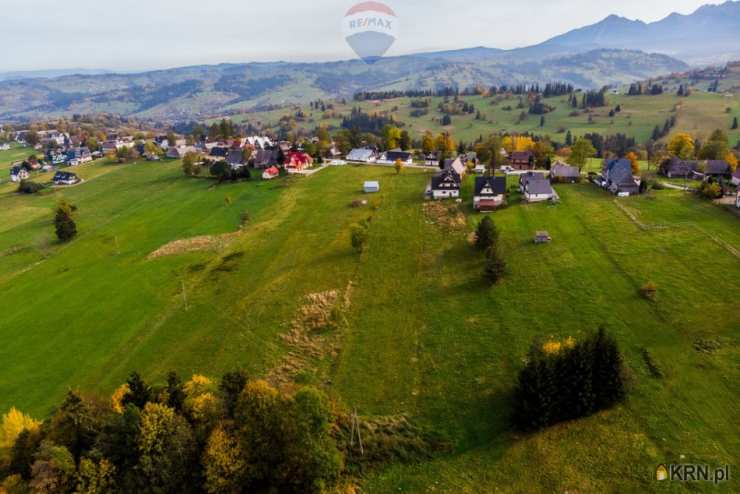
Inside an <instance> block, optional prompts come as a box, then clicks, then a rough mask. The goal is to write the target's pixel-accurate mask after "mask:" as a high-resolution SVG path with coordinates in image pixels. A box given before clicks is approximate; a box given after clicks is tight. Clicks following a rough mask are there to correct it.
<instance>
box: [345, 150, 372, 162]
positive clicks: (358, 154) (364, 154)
mask: <svg viewBox="0 0 740 494" xmlns="http://www.w3.org/2000/svg"><path fill="white" fill-rule="evenodd" d="M374 155H375V151H373V150H372V149H368V148H357V149H353V150H352V151H350V152H349V154H348V155H347V159H348V160H350V161H367V160H369V159H370V158H372V157H373V156H374Z"/></svg>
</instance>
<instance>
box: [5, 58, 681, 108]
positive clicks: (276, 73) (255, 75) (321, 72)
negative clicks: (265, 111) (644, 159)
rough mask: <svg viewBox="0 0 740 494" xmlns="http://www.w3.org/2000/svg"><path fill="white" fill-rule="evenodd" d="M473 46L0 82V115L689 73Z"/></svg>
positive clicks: (227, 104)
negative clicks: (509, 56) (508, 54)
mask: <svg viewBox="0 0 740 494" xmlns="http://www.w3.org/2000/svg"><path fill="white" fill-rule="evenodd" d="M501 53H502V52H500V51H498V50H488V49H480V48H473V49H470V50H458V51H452V52H440V53H437V54H435V53H427V54H421V55H408V56H401V57H392V58H387V59H383V60H381V61H380V62H378V63H376V64H374V65H365V64H364V63H363V62H361V61H356V60H353V61H341V62H330V63H312V64H302V63H282V62H278V63H250V64H225V65H214V66H196V67H185V68H177V69H171V70H161V71H154V72H145V73H140V74H98V75H70V76H66V77H60V78H54V79H26V80H14V81H4V82H0V119H2V120H22V119H33V118H39V117H50V116H51V117H54V116H60V115H72V114H75V113H77V114H80V113H96V112H113V113H118V114H121V115H124V116H136V117H139V118H150V119H155V120H164V121H181V120H191V119H202V118H207V117H210V116H219V115H228V114H231V113H238V112H243V111H245V110H250V109H253V108H258V107H266V106H271V105H281V104H286V103H303V102H307V101H309V100H314V99H318V98H333V97H351V96H352V95H353V94H354V93H355V92H357V91H382V90H388V89H435V88H439V87H449V86H457V87H460V88H465V87H471V86H476V85H483V86H490V85H504V84H506V85H511V84H517V83H531V82H549V81H563V82H567V83H570V84H573V85H574V86H576V87H581V88H594V87H601V86H603V85H607V84H619V83H626V82H631V81H634V80H640V79H647V78H650V77H655V76H658V75H662V74H666V73H671V72H676V71H682V70H686V69H687V68H688V66H687V65H686V64H684V63H683V62H680V61H678V60H676V59H673V58H670V57H668V56H665V55H657V54H645V53H642V52H638V51H626V50H606V49H601V50H594V51H591V52H587V53H580V54H574V55H569V56H565V57H559V58H551V59H547V60H542V61H536V60H533V59H530V58H523V59H522V60H518V61H511V60H506V59H504V58H502V55H501Z"/></svg>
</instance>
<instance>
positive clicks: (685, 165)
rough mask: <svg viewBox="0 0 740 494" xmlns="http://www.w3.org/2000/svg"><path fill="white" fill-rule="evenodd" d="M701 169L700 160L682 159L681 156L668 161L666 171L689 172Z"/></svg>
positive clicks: (673, 172) (675, 172) (674, 172)
mask: <svg viewBox="0 0 740 494" xmlns="http://www.w3.org/2000/svg"><path fill="white" fill-rule="evenodd" d="M698 169H699V162H698V161H688V160H682V159H680V158H675V157H674V158H673V159H671V161H669V162H668V166H667V167H666V170H665V172H666V173H672V174H688V173H691V172H694V171H696V170H698Z"/></svg>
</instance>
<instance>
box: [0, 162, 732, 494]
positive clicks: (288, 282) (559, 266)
mask: <svg viewBox="0 0 740 494" xmlns="http://www.w3.org/2000/svg"><path fill="white" fill-rule="evenodd" d="M0 158H2V159H3V160H4V162H5V160H6V159H7V158H6V157H4V156H0ZM4 166H5V165H4ZM78 171H79V173H80V175H81V176H83V177H84V178H86V179H87V181H86V182H85V183H83V184H81V185H79V186H76V187H72V188H69V189H67V190H63V191H62V190H55V191H53V192H51V193H48V194H43V195H37V196H19V195H16V194H15V193H13V192H12V190H13V189H14V188H13V187H12V186H9V185H0V225H1V226H0V289H1V290H2V292H3V294H4V298H5V300H6V301H12V303H6V304H4V308H3V317H2V318H0V336H1V337H2V340H3V342H4V344H3V345H2V346H0V359H1V360H2V362H3V363H4V364H3V366H0V410H7V409H8V408H9V407H10V406H13V405H15V406H18V407H20V408H21V409H22V410H23V411H26V412H30V413H32V414H33V415H34V416H36V417H44V416H46V415H47V414H48V412H49V410H50V407H51V406H53V405H54V404H58V403H59V401H60V399H61V397H62V396H63V395H64V393H65V392H66V391H67V390H68V389H70V388H73V389H76V388H80V389H82V390H85V391H86V392H100V393H104V394H108V393H110V392H112V391H113V389H114V388H115V387H116V386H118V384H120V383H121V382H123V380H124V379H125V378H126V376H127V375H128V373H129V372H131V371H132V370H138V371H140V372H141V373H142V375H144V376H145V378H146V379H147V380H149V381H150V382H161V381H162V380H163V379H164V377H165V375H166V373H167V372H168V371H169V370H171V369H175V370H178V371H180V372H181V373H182V374H183V375H186V376H187V375H190V374H192V373H196V372H197V373H203V374H206V375H210V376H218V375H220V373H222V372H224V371H228V370H232V369H233V368H235V367H237V366H240V367H244V368H245V369H247V370H248V372H249V374H250V376H254V377H260V376H268V377H270V378H271V379H278V380H279V379H289V380H295V381H296V382H298V383H302V384H307V383H308V384H313V385H316V386H320V387H322V388H324V389H326V390H327V391H328V392H329V393H330V394H331V396H333V397H334V398H336V399H338V400H341V401H342V403H344V404H346V406H348V407H356V408H357V410H358V413H359V414H360V415H361V416H375V415H384V416H385V415H397V414H405V415H407V416H409V417H410V418H411V419H412V420H413V421H415V422H417V423H419V424H423V425H427V426H429V427H431V428H433V429H434V430H435V431H437V432H439V433H441V434H443V435H444V436H445V437H447V438H449V441H450V443H451V444H452V447H453V449H452V451H451V452H449V453H445V454H441V455H439V456H437V457H436V458H433V459H429V460H426V461H423V462H418V463H411V464H408V465H403V464H395V465H386V466H385V467H383V468H380V469H374V470H372V471H370V472H368V473H367V475H365V476H364V477H363V479H362V480H361V482H362V487H363V491H364V492H370V493H386V492H429V491H436V492H482V493H489V492H490V493H493V492H522V491H526V492H553V491H557V492H564V491H575V490H577V491H580V492H607V491H612V492H637V491H639V492H663V489H660V488H659V487H663V486H660V485H658V484H656V483H654V481H653V480H652V479H653V478H654V471H655V466H656V465H658V464H659V463H662V462H670V461H678V460H679V457H680V458H681V459H682V460H685V461H689V462H697V463H708V464H711V465H724V464H726V463H730V464H732V462H733V461H734V459H735V458H737V457H738V456H739V455H740V450H738V444H737V441H735V438H736V437H738V434H739V433H740V430H739V429H738V423H737V420H735V417H736V403H737V399H738V396H739V395H740V387H738V382H740V380H739V379H738V377H740V376H738V369H737V366H736V365H735V364H736V362H737V360H738V357H739V355H738V345H737V343H738V334H737V331H736V329H737V327H738V325H740V318H739V317H740V316H739V315H738V313H737V310H736V303H735V300H734V297H732V296H730V294H735V293H738V291H740V285H738V281H737V280H738V276H737V275H739V274H740V260H738V258H737V257H736V256H735V255H733V254H732V253H731V252H730V251H729V250H727V249H726V247H724V246H726V245H728V244H729V245H739V244H740V229H739V228H738V226H737V221H738V219H737V218H736V217H735V216H733V215H730V214H728V213H726V212H724V211H722V210H721V209H719V208H717V207H715V206H713V205H711V204H710V203H706V202H701V201H699V200H697V199H695V198H693V197H691V196H687V195H685V194H683V193H681V192H678V191H657V192H655V193H654V194H651V195H649V196H646V197H635V198H630V199H628V200H623V201H619V205H618V204H617V203H616V201H615V200H614V198H613V196H610V195H608V194H606V193H604V192H603V191H600V190H597V189H595V188H593V187H591V186H589V185H586V184H583V185H573V186H566V185H564V186H557V189H558V192H559V194H560V196H561V199H562V200H561V203H560V204H559V205H557V206H550V205H546V204H539V205H525V204H521V203H520V202H519V199H518V198H517V197H516V196H514V197H513V198H512V203H511V205H510V207H509V208H507V209H504V210H501V211H499V212H497V213H495V214H494V215H493V218H494V219H495V221H496V224H497V226H498V228H499V229H500V231H501V242H502V252H503V255H504V256H505V259H506V261H507V263H508V274H507V276H506V279H505V281H504V282H502V284H500V285H498V286H496V287H493V288H490V287H487V286H485V285H484V284H483V283H481V262H482V260H481V257H480V254H479V253H476V252H475V251H473V250H472V249H471V248H470V246H469V245H468V243H467V237H468V235H469V233H470V232H471V231H472V230H473V229H474V227H475V224H476V223H477V221H479V218H480V217H479V215H476V214H474V213H472V211H471V209H470V206H469V203H470V195H471V184H470V182H466V185H465V190H464V193H463V197H464V203H463V204H462V205H461V206H459V207H458V206H456V205H455V204H454V203H451V204H449V205H447V207H442V208H433V207H432V208H430V207H428V205H425V203H424V201H423V200H422V193H423V190H424V187H425V184H426V182H427V180H428V178H429V175H428V173H426V172H425V171H419V170H405V171H403V173H402V174H401V175H400V176H396V175H395V172H394V171H393V170H392V169H389V168H382V167H341V168H330V169H327V170H323V171H321V172H319V173H318V174H317V175H314V176H313V177H310V178H303V179H280V180H277V181H274V182H261V181H258V180H255V181H252V182H247V183H238V184H229V185H224V186H219V187H213V184H212V182H211V181H209V180H205V179H187V178H185V177H183V176H182V172H181V170H180V163H178V162H165V163H162V164H150V163H138V164H130V165H113V164H108V163H105V162H98V163H96V164H92V165H88V166H85V167H82V168H80V169H78ZM365 180H379V181H380V183H381V193H380V194H379V195H377V196H374V197H373V198H371V204H370V205H368V206H365V207H358V208H350V207H348V205H349V204H350V203H351V202H352V201H353V200H355V199H358V198H361V197H362V195H361V192H360V187H361V184H362V183H363V181H365ZM62 196H63V197H65V198H66V199H67V200H69V201H71V202H72V203H74V204H75V205H77V206H78V208H79V209H78V215H79V216H78V225H79V231H80V236H79V237H78V238H77V239H76V240H74V241H73V242H71V243H69V244H67V245H63V246H60V245H58V244H57V243H56V242H55V241H54V240H53V238H52V236H53V231H52V225H51V208H52V207H53V205H54V204H55V202H56V201H57V199H58V198H60V197H62ZM227 197H228V198H229V200H225V199H226V198H227ZM245 212H246V213H248V215H249V219H248V221H247V222H246V223H245V227H244V228H243V230H241V232H240V233H238V234H236V235H235V236H233V235H232V236H231V237H229V238H231V241H230V243H228V244H225V245H224V247H223V248H222V249H215V250H212V251H201V252H190V253H180V254H178V253H177V251H174V252H173V255H170V256H165V257H160V258H154V259H153V258H150V254H151V253H152V252H153V251H155V250H157V249H159V248H160V247H162V246H164V245H167V244H169V243H170V242H172V241H175V240H182V239H189V238H192V237H195V236H201V235H211V236H214V235H222V234H228V233H233V232H237V231H239V227H240V224H241V223H242V221H243V217H244V216H243V213H245ZM628 213H629V214H628ZM368 216H372V217H373V220H372V224H371V225H372V226H371V228H370V238H369V242H368V245H367V249H366V251H365V253H363V254H362V255H358V254H356V253H355V252H354V251H353V250H352V249H351V248H350V245H349V229H350V225H351V224H352V223H353V222H355V221H358V220H359V219H362V218H366V217H368ZM634 218H637V219H636V220H635V219H634ZM646 225H647V226H646ZM652 225H661V228H651V227H650V226H652ZM539 229H547V230H548V231H549V232H550V234H551V235H552V236H553V238H554V242H553V243H552V244H551V245H548V246H541V247H536V246H535V245H533V244H532V242H531V239H532V235H533V232H534V231H536V230H539ZM697 259H702V262H701V263H698V264H697V262H696V260H697ZM646 280H653V281H655V282H656V283H657V285H658V287H659V295H658V299H657V301H656V302H647V301H645V300H643V299H641V298H640V297H639V296H638V295H637V290H638V288H639V287H640V286H641V285H642V284H643V283H644V282H645V281H646ZM328 291H337V292H338V293H340V294H341V296H342V297H346V299H347V300H348V305H347V307H348V308H347V309H346V312H345V313H344V314H343V316H344V318H345V319H344V320H345V322H344V323H342V324H340V325H338V326H337V327H336V328H335V329H333V330H331V331H329V333H328V334H325V335H323V336H322V337H321V338H319V339H317V340H315V341H316V342H321V341H326V340H325V339H324V338H331V339H330V340H329V341H330V342H332V343H331V346H322V345H321V344H320V343H317V346H315V347H312V349H311V352H310V353H309V354H305V353H302V351H301V349H300V347H299V348H296V347H294V346H292V345H291V340H290V339H284V338H282V337H281V336H282V335H285V334H286V333H287V332H288V331H289V330H290V328H291V324H292V321H293V320H294V318H295V317H296V314H297V313H298V312H299V311H300V310H301V308H302V307H303V306H304V304H305V303H306V302H305V297H306V296H307V295H309V294H313V293H318V292H328ZM718 294H720V295H718ZM553 300H557V303H555V304H553V303H552V301H553ZM602 324H603V325H606V327H607V328H608V329H609V331H611V332H612V333H613V334H614V335H615V336H616V337H617V339H618V340H619V343H620V346H621V347H622V349H623V351H624V353H625V358H626V365H627V368H628V373H629V380H630V394H629V399H628V400H627V402H625V403H624V404H623V405H620V406H618V407H616V408H615V409H613V410H610V411H607V412H602V413H599V414H597V415H595V416H593V417H590V418H587V419H584V420H579V421H576V422H572V423H567V424H563V425H560V426H556V427H553V428H550V429H548V430H547V431H544V432H541V433H536V434H530V435H526V436H522V435H518V434H514V433H513V432H512V431H511V429H510V426H509V415H510V412H511V399H510V393H511V389H512V386H513V381H514V378H515V375H516V372H517V371H518V369H520V368H521V366H522V365H523V360H524V359H525V357H526V353H527V350H528V348H529V346H530V344H531V342H532V341H533V339H534V338H535V337H541V338H555V339H563V338H566V337H568V336H572V337H574V338H576V339H578V338H580V337H583V335H585V334H586V333H588V332H590V331H592V330H594V329H595V328H597V327H598V326H599V325H602ZM707 348H710V349H711V350H706V349H707ZM290 352H293V353H290ZM289 354H290V355H289ZM286 359H288V360H287V361H286ZM286 363H288V364H290V365H289V366H288V367H287V369H292V370H290V371H286V370H285V369H286V367H285V366H284V365H283V364H286ZM655 369H658V371H659V372H660V374H657V373H656V372H657V371H656V370H655ZM532 465H536V466H537V467H536V468H532ZM524 471H526V472H528V474H527V475H522V472H524ZM732 482H733V483H732V484H729V485H727V486H726V487H727V488H728V489H729V490H730V491H733V490H737V489H736V487H737V479H736V476H734V477H733V479H732ZM733 486H735V487H733ZM672 489H673V491H675V492H696V491H701V492H709V491H713V489H715V488H714V486H713V485H711V484H691V485H688V484H686V485H684V484H680V483H677V484H675V485H673V486H672Z"/></svg>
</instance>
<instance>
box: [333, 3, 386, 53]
mask: <svg viewBox="0 0 740 494" xmlns="http://www.w3.org/2000/svg"><path fill="white" fill-rule="evenodd" d="M398 28H399V26H398V17H397V16H396V13H395V12H394V11H393V9H391V8H390V7H389V6H387V5H386V4H384V3H382V2H373V1H370V2H361V3H358V4H357V5H355V6H354V7H352V8H351V9H349V10H348V11H347V14H345V16H344V18H343V19H342V33H343V34H344V39H345V40H346V41H347V44H349V46H350V47H351V48H352V49H353V50H354V51H355V53H357V55H359V56H360V58H361V59H362V60H364V61H365V63H368V64H373V63H375V62H377V61H378V60H380V59H381V58H382V57H383V55H385V53H386V52H387V51H388V49H389V48H390V47H391V46H392V45H393V43H395V41H396V39H397V38H398Z"/></svg>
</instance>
